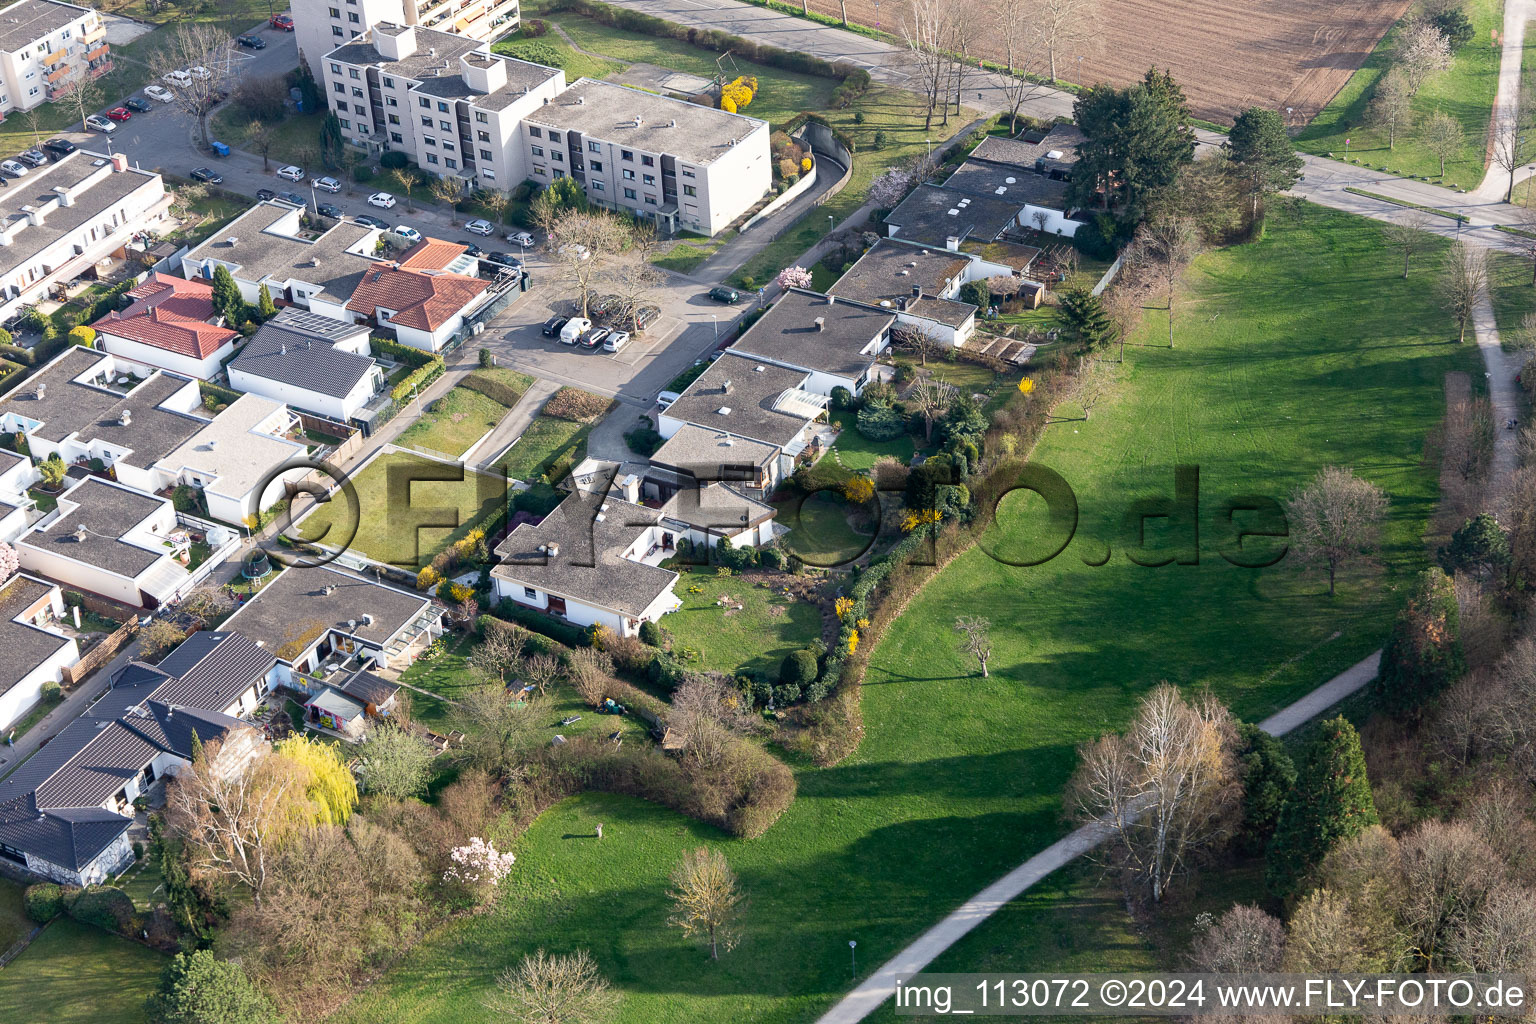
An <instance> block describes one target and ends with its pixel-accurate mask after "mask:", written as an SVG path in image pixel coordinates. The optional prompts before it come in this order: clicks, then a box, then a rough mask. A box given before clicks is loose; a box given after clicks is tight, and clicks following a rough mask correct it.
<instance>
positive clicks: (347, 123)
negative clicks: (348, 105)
mask: <svg viewBox="0 0 1536 1024" xmlns="http://www.w3.org/2000/svg"><path fill="white" fill-rule="evenodd" d="M337 120H338V121H340V122H341V126H342V127H343V128H347V129H350V128H351V127H352V122H351V121H348V120H347V119H346V118H344V117H339V118H337Z"/></svg>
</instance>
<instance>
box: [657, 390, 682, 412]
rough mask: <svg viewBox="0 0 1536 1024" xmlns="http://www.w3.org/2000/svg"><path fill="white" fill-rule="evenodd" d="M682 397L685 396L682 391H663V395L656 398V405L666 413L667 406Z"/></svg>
mask: <svg viewBox="0 0 1536 1024" xmlns="http://www.w3.org/2000/svg"><path fill="white" fill-rule="evenodd" d="M682 397H683V395H682V392H680V391H663V392H662V393H661V394H659V395H657V396H656V405H657V407H658V408H660V409H661V411H662V412H666V411H667V406H669V405H671V404H672V403H673V402H675V401H677V400H678V399H679V398H682Z"/></svg>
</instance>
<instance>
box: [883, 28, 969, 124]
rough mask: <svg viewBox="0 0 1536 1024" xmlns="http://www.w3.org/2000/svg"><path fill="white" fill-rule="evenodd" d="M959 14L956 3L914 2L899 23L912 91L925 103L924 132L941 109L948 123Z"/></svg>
mask: <svg viewBox="0 0 1536 1024" xmlns="http://www.w3.org/2000/svg"><path fill="white" fill-rule="evenodd" d="M958 15H959V11H958V5H957V2H956V0H911V2H910V3H908V4H907V6H906V10H905V11H904V12H903V13H902V15H901V19H900V21H899V22H898V26H899V32H900V34H901V38H902V39H903V41H905V42H906V44H907V58H908V65H909V66H910V67H911V69H912V72H911V82H912V86H913V91H914V92H916V93H917V94H918V95H920V96H922V97H923V99H924V101H925V110H924V116H923V130H924V131H927V130H929V129H930V128H932V127H933V116H934V114H936V113H940V112H941V108H942V113H943V114H944V121H945V123H946V124H947V123H948V122H949V105H948V103H947V98H948V89H949V84H950V77H951V76H950V67H949V65H950V62H951V61H950V57H949V55H950V54H951V53H953V52H955V50H956V46H955V41H956V28H957V25H958V22H959V20H960V19H959V17H958Z"/></svg>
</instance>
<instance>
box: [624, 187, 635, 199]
mask: <svg viewBox="0 0 1536 1024" xmlns="http://www.w3.org/2000/svg"><path fill="white" fill-rule="evenodd" d="M624 198H625V199H633V198H635V190H634V189H632V188H627V189H625V190H624Z"/></svg>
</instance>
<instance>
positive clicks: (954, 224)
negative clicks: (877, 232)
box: [885, 185, 1025, 246]
mask: <svg viewBox="0 0 1536 1024" xmlns="http://www.w3.org/2000/svg"><path fill="white" fill-rule="evenodd" d="M1024 202H1025V201H1024V200H1023V199H1020V200H1018V201H1017V202H1014V201H1013V200H1012V199H1008V198H1004V197H1000V196H986V195H975V194H973V193H970V192H961V191H959V190H958V189H951V188H944V187H942V186H939V185H919V186H918V187H917V188H915V189H913V190H912V193H911V194H910V195H908V196H907V198H906V199H904V200H902V203H901V205H900V206H898V207H896V209H894V210H892V211H891V212H890V213H888V214H887V215H886V217H885V222H886V223H887V224H890V225H893V226H895V227H898V228H900V229H901V230H900V231H899V232H898V233H897V234H898V237H900V238H904V239H906V240H908V241H912V242H921V243H922V244H924V245H937V246H942V245H944V243H945V240H946V239H948V238H961V239H965V238H979V239H981V240H983V241H991V240H992V239H994V238H996V237H997V236H998V235H1000V234H1002V233H1003V231H1004V230H1006V229H1007V228H1008V226H1009V225H1010V224H1014V223H1016V221H1017V218H1018V215H1019V211H1020V210H1021V209H1022V208H1023V206H1024Z"/></svg>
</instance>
